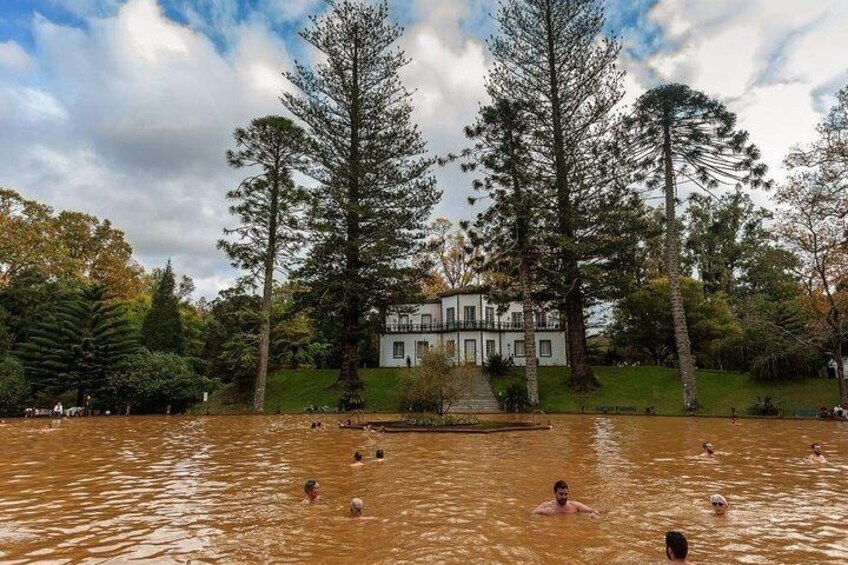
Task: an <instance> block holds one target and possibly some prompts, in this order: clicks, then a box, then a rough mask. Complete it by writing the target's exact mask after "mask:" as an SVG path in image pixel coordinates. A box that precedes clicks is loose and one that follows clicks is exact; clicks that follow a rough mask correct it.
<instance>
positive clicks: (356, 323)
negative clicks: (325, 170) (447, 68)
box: [337, 30, 365, 410]
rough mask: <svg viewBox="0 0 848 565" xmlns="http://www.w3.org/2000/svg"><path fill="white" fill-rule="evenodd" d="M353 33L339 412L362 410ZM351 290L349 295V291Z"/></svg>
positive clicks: (355, 43) (357, 112)
mask: <svg viewBox="0 0 848 565" xmlns="http://www.w3.org/2000/svg"><path fill="white" fill-rule="evenodd" d="M357 32H358V30H354V38H353V54H352V55H351V63H352V69H351V96H350V98H351V108H350V147H349V151H350V153H349V155H348V158H349V163H350V173H349V175H350V176H349V178H348V183H349V184H348V208H347V210H346V214H345V219H346V223H347V241H346V242H345V245H346V249H345V278H346V280H347V284H348V286H349V288H348V291H347V292H346V293H345V296H344V304H342V305H341V307H342V317H343V319H342V337H341V355H342V359H341V369H340V371H339V380H338V382H337V384H338V385H340V386H341V388H342V396H341V400H340V405H341V406H340V407H341V408H342V409H343V410H355V409H359V408H362V407H363V406H364V405H365V403H364V401H363V399H362V396H361V392H362V381H361V380H360V378H359V367H358V356H359V355H358V353H359V352H358V347H359V341H360V332H361V328H360V324H361V320H360V315H359V308H360V306H359V303H360V299H359V294H360V293H361V292H363V289H362V288H361V286H360V283H359V278H360V268H361V265H360V260H359V259H360V257H359V252H360V249H359V245H360V241H359V240H360V237H361V234H360V225H359V224H360V220H359V211H358V208H359V206H360V205H361V204H360V198H359V196H360V194H359V183H360V180H361V173H360V165H361V163H360V159H361V156H360V147H359V144H360V137H359V133H360V131H359V126H360V118H361V116H360V112H361V110H362V108H361V100H360V92H359V86H360V85H359V36H358V33H357ZM351 289H352V291H351Z"/></svg>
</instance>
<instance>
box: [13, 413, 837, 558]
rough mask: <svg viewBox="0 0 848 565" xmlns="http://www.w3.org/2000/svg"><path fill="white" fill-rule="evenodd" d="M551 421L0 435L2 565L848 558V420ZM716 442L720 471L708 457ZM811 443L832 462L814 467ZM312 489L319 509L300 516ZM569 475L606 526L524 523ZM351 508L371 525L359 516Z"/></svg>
mask: <svg viewBox="0 0 848 565" xmlns="http://www.w3.org/2000/svg"><path fill="white" fill-rule="evenodd" d="M553 422H554V429H553V430H550V431H542V432H512V433H504V434H490V435H452V434H432V435H430V434H383V435H380V436H376V437H375V436H371V437H369V436H368V435H367V434H365V433H364V432H361V431H351V430H338V429H328V430H326V431H323V432H318V433H314V432H310V431H309V429H308V427H309V423H310V419H309V418H308V417H304V416H267V417H244V416H242V417H214V416H213V417H207V418H202V417H199V418H190V417H171V418H165V417H161V418H158V417H157V418H154V417H151V418H143V417H141V418H138V417H133V418H123V417H113V418H93V419H79V420H65V421H62V422H54V423H52V424H51V423H50V422H47V421H44V420H36V421H13V422H7V423H6V425H5V426H0V562H3V563H36V562H38V563H46V562H49V563H124V562H127V561H131V560H142V561H149V562H157V563H173V562H177V563H272V562H273V563H282V562H316V563H317V562H321V563H360V562H370V563H433V562H450V563H456V562H469V563H494V562H497V563H519V562H520V563H547V562H562V563H662V562H664V559H665V557H664V544H663V537H664V533H665V531H666V530H669V529H679V530H681V531H683V532H685V533H686V535H687V537H688V538H689V542H690V547H691V554H690V556H691V558H692V561H693V562H696V563H734V562H738V563H785V564H795V563H837V562H841V563H844V562H846V561H848V424H845V423H833V422H806V421H805V422H793V421H776V422H775V421H771V422H766V421H743V422H742V423H741V425H738V426H732V425H730V423H729V422H728V421H727V420H713V419H686V418H660V417H657V418H645V417H594V416H583V417H580V416H554V417H553ZM324 423H325V425H327V424H330V425H335V419H334V418H324ZM46 430H51V431H46ZM707 439H708V440H710V441H712V442H713V443H714V444H715V445H716V449H717V451H718V458H717V459H716V460H715V461H704V460H701V459H699V458H698V457H697V454H698V453H699V451H700V444H701V442H702V441H704V440H707ZM813 441H820V442H821V443H822V444H823V446H824V450H825V453H826V454H827V456H828V457H829V459H830V462H829V463H828V464H827V465H824V466H821V467H816V466H813V465H811V464H809V463H807V461H806V460H805V456H806V455H807V451H808V445H809V444H810V443H811V442H813ZM378 446H379V447H381V448H383V449H384V450H385V451H386V460H385V461H384V462H382V463H375V462H374V460H373V459H374V457H373V455H374V450H375V449H376V448H377V447H378ZM355 450H360V451H363V452H364V453H365V459H366V464H365V465H364V466H362V467H353V468H352V467H350V466H349V462H350V459H351V456H352V454H353V452H354V451H355ZM307 478H315V479H317V480H318V481H319V482H320V485H321V490H322V493H323V499H324V501H323V504H320V505H317V506H306V505H304V504H302V499H303V491H302V485H303V482H304V480H305V479H307ZM559 478H564V479H566V480H568V481H569V483H570V485H571V496H572V498H573V499H576V500H580V501H582V502H584V503H586V504H589V505H592V506H594V507H596V508H598V509H599V510H601V511H602V513H603V515H602V517H601V518H600V519H598V520H592V519H590V518H588V517H586V516H559V517H540V516H533V515H531V512H532V510H533V509H534V508H535V506H536V505H537V504H538V503H540V502H542V501H543V500H545V499H549V498H551V497H552V492H551V485H552V483H553V482H554V481H555V480H556V479H559ZM712 492H722V493H723V494H724V495H725V496H726V497H727V498H728V500H729V501H730V504H731V510H730V513H729V515H728V516H727V517H725V518H717V517H714V516H712V515H711V511H710V506H709V500H708V497H709V494H710V493H712ZM353 496H358V497H361V498H363V499H364V501H365V514H366V515H367V516H370V517H372V518H371V519H369V520H351V519H349V518H347V517H346V513H347V506H348V503H349V501H350V499H351V497H353Z"/></svg>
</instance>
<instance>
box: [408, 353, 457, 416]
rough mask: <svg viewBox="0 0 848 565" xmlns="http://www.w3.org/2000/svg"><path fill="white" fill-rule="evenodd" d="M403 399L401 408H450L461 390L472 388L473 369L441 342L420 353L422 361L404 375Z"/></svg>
mask: <svg viewBox="0 0 848 565" xmlns="http://www.w3.org/2000/svg"><path fill="white" fill-rule="evenodd" d="M403 379H404V385H405V392H406V394H405V399H404V403H403V406H402V410H404V411H409V412H435V413H437V414H439V415H441V414H444V413H445V412H447V411H448V410H450V408H451V406H453V404H454V403H455V402H456V401H457V400H459V399H460V398H461V397H462V396H463V394H465V393H466V392H468V391H470V390H471V387H472V383H473V373H472V369H471V368H470V367H467V366H465V365H457V364H456V362H455V361H454V360H453V358H452V357H451V356H450V355H448V352H447V350H446V349H445V347H444V346H443V345H438V346H436V347H434V348H433V349H431V350H429V351H425V352H424V354H423V355H422V356H421V364H420V365H419V366H418V367H416V368H415V369H414V370H412V371H407V372H406V374H405V375H404V377H403Z"/></svg>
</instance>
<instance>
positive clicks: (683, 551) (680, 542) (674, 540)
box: [665, 532, 689, 564]
mask: <svg viewBox="0 0 848 565" xmlns="http://www.w3.org/2000/svg"><path fill="white" fill-rule="evenodd" d="M687 555H689V544H688V543H687V542H686V536H684V535H683V534H681V533H680V532H667V533H666V534H665V556H666V557H668V560H669V561H671V562H672V563H683V564H686V563H688V561H686V556H687Z"/></svg>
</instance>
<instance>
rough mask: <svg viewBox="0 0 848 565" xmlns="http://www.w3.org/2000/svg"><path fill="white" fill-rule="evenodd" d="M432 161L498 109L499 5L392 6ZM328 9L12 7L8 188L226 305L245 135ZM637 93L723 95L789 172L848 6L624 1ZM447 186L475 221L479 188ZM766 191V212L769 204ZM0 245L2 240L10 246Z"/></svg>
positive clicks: (3, 43) (281, 0)
mask: <svg viewBox="0 0 848 565" xmlns="http://www.w3.org/2000/svg"><path fill="white" fill-rule="evenodd" d="M390 4H391V7H392V13H393V17H394V18H395V19H396V20H398V21H400V22H401V23H403V25H404V26H405V28H406V33H405V35H404V38H403V47H404V49H405V50H406V52H407V55H409V56H410V57H411V59H412V63H411V64H410V65H409V66H408V67H407V69H406V71H405V73H404V80H405V81H406V83H407V84H408V86H410V87H412V88H415V89H416V94H415V105H416V114H415V117H416V119H417V121H418V123H419V124H420V125H421V128H422V130H423V131H424V134H425V136H426V138H427V139H428V141H429V143H430V148H431V150H432V151H434V152H445V151H450V150H456V149H457V148H459V147H461V146H462V143H463V140H462V133H461V132H462V127H463V126H464V125H465V124H468V123H470V122H471V121H472V120H473V117H474V113H475V111H476V109H477V105H478V103H479V102H480V101H481V100H484V92H483V81H484V76H485V73H486V67H487V65H488V64H489V61H490V58H489V55H488V53H487V50H486V46H485V38H487V37H488V36H489V35H491V34H492V33H494V32H495V31H496V29H495V26H494V22H493V21H492V19H491V17H490V15H489V14H490V13H491V12H493V11H494V9H495V8H496V4H497V1H496V0H391V2H390ZM322 9H323V2H322V1H321V0H240V1H236V0H159V1H157V0H0V132H2V133H0V186H5V187H9V188H13V189H16V190H18V191H19V192H21V193H22V194H23V195H24V196H26V197H27V198H32V199H36V200H39V201H42V202H45V203H47V204H49V205H51V206H53V207H54V208H55V209H57V210H59V209H74V210H83V211H86V212H89V213H92V214H95V215H97V216H99V217H102V218H109V219H111V220H112V221H113V222H114V224H115V225H116V226H117V227H119V228H120V229H123V230H124V231H125V232H126V234H127V237H128V239H129V241H130V242H131V243H132V245H133V246H134V248H135V251H136V255H137V257H138V258H139V260H140V261H141V262H142V263H143V264H144V265H145V266H146V267H148V268H152V267H155V266H159V265H162V264H163V263H164V261H165V260H166V259H167V258H169V257H170V258H171V259H172V260H173V262H174V265H175V268H176V269H177V270H178V271H179V272H182V273H185V274H188V275H190V276H191V277H193V278H194V280H195V283H196V285H197V289H198V296H200V295H205V296H208V297H212V296H214V295H215V294H216V292H217V291H218V290H219V289H220V288H223V287H224V286H226V285H228V284H229V283H230V282H231V281H232V280H233V278H234V276H235V273H234V271H233V270H232V269H230V268H229V266H228V264H227V261H226V259H225V258H224V256H223V255H222V254H221V253H220V252H219V251H217V250H216V249H215V242H216V241H217V239H218V238H219V237H220V233H221V229H222V227H223V226H225V225H228V224H229V223H230V219H229V217H228V215H227V210H226V203H225V201H224V194H225V192H226V191H227V190H229V189H231V188H233V187H235V186H236V185H237V184H238V181H239V174H238V173H237V172H234V171H230V170H228V168H227V167H226V165H225V163H224V159H223V155H224V152H225V150H226V149H227V148H229V147H230V145H231V133H232V130H233V128H235V127H237V126H239V125H243V124H245V123H247V122H248V121H249V120H250V119H251V118H253V117H256V116H259V115H265V114H269V113H281V112H282V111H283V110H282V107H281V105H280V103H279V100H278V96H279V94H280V92H281V91H283V90H284V89H286V88H288V85H287V83H286V81H285V79H284V78H283V77H282V74H281V73H282V71H283V70H285V69H287V68H290V67H291V65H292V62H293V61H294V60H295V59H299V60H303V59H304V58H306V57H308V53H307V52H306V51H305V49H304V46H303V44H302V43H301V41H300V40H299V38H298V36H297V31H298V30H299V29H301V28H302V27H303V26H304V23H305V21H306V18H307V16H308V15H309V14H312V13H316V12H318V11H320V10H322ZM607 11H608V27H609V29H610V31H611V32H612V33H615V34H617V35H618V36H619V37H621V39H622V41H623V43H624V57H623V60H622V65H623V67H624V68H625V69H626V70H627V73H628V74H627V79H626V84H627V92H628V94H627V99H628V100H630V101H632V100H635V98H636V97H638V95H639V94H640V93H642V92H644V90H645V89H647V88H650V87H651V86H654V85H656V84H658V83H661V82H665V81H678V82H685V83H687V84H689V85H690V86H692V87H694V88H698V89H700V90H703V91H705V92H707V93H708V94H710V95H713V96H716V97H719V98H720V99H722V100H724V101H725V102H726V103H727V104H728V106H729V107H730V108H731V109H732V110H734V111H735V112H736V113H737V114H738V116H739V121H740V123H741V125H742V126H743V127H745V128H747V129H748V130H749V131H750V132H751V136H752V139H753V141H755V142H756V143H757V144H758V145H759V146H760V147H761V149H762V152H763V155H764V158H765V159H766V161H767V162H768V164H769V166H770V167H771V170H772V173H773V174H774V176H776V177H777V178H780V177H781V176H782V172H781V168H780V163H781V160H782V158H783V156H784V155H785V153H786V151H787V149H788V148H789V147H790V146H791V145H793V144H795V143H798V142H804V141H808V140H810V139H811V137H812V135H813V128H814V126H815V124H816V122H817V121H818V120H819V118H820V116H821V114H822V112H823V111H825V110H826V109H827V108H828V107H829V106H830V105H831V103H832V100H833V95H834V93H835V92H836V91H837V90H838V89H839V88H840V87H842V86H844V85H845V84H848V58H846V53H848V33H846V30H848V1H845V0H807V1H806V2H803V3H802V4H799V3H798V2H797V1H796V0H609V2H608V8H607ZM437 176H438V179H439V182H440V185H441V188H442V190H443V191H444V198H443V201H442V203H441V204H440V205H439V206H438V208H437V209H436V212H435V213H436V214H438V215H444V216H448V217H451V218H453V219H460V218H463V217H467V216H469V215H470V214H471V210H469V209H468V207H467V206H466V204H465V197H466V195H467V194H468V192H469V181H468V179H467V178H463V176H462V174H461V173H460V172H459V171H458V170H455V169H443V170H440V171H438V172H437ZM767 199H768V197H767V196H760V197H759V200H760V201H761V202H763V203H767ZM1 236H2V234H0V237H1Z"/></svg>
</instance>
